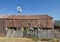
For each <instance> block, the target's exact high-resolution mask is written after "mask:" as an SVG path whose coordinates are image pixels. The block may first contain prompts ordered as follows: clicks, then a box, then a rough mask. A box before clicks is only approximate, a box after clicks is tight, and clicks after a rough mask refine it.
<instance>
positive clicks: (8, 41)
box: [0, 37, 57, 42]
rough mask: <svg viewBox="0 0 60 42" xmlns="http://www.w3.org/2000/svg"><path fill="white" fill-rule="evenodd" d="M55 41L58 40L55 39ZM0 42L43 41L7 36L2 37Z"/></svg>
mask: <svg viewBox="0 0 60 42" xmlns="http://www.w3.org/2000/svg"><path fill="white" fill-rule="evenodd" d="M53 41H54V42H57V41H55V40H53ZM0 42H41V41H34V40H32V39H28V38H7V37H0ZM42 42H52V41H42Z"/></svg>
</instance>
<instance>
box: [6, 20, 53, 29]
mask: <svg viewBox="0 0 60 42" xmlns="http://www.w3.org/2000/svg"><path fill="white" fill-rule="evenodd" d="M29 23H30V25H29ZM7 26H8V27H29V26H30V27H43V28H54V25H53V19H40V20H38V19H30V20H29V19H26V20H25V19H8V20H7Z"/></svg>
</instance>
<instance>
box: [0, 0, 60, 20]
mask: <svg viewBox="0 0 60 42" xmlns="http://www.w3.org/2000/svg"><path fill="white" fill-rule="evenodd" d="M17 6H20V7H21V8H22V14H21V15H40V14H48V15H50V16H52V17H53V18H54V20H60V0H0V15H11V14H12V15H17V10H16V8H17Z"/></svg>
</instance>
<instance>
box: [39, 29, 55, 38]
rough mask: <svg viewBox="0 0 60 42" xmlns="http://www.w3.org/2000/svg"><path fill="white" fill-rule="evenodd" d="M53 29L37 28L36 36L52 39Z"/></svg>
mask: <svg viewBox="0 0 60 42" xmlns="http://www.w3.org/2000/svg"><path fill="white" fill-rule="evenodd" d="M53 33H54V32H53V30H51V29H49V30H46V29H39V30H38V37H39V38H40V39H43V38H49V39H53V38H54V34H53Z"/></svg>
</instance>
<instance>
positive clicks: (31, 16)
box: [0, 15, 52, 19]
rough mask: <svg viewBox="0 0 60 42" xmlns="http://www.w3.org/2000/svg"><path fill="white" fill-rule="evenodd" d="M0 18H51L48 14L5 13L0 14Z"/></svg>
mask: <svg viewBox="0 0 60 42" xmlns="http://www.w3.org/2000/svg"><path fill="white" fill-rule="evenodd" d="M0 18H1V19H43V18H44V19H45V18H52V17H50V16H48V15H7V16H6V15H5V16H0Z"/></svg>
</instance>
